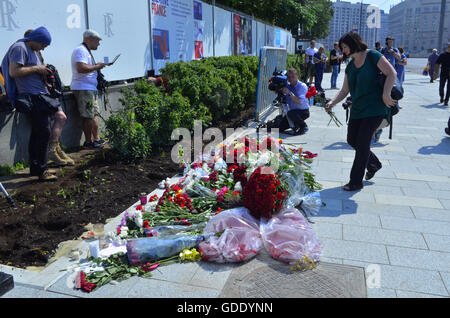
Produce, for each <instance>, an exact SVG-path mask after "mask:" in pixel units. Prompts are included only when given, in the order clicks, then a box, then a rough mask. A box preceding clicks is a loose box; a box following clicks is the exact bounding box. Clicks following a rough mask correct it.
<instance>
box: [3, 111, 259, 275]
mask: <svg viewBox="0 0 450 318" xmlns="http://www.w3.org/2000/svg"><path fill="white" fill-rule="evenodd" d="M253 115H254V108H253V107H249V108H248V109H246V110H244V111H242V112H241V113H240V114H237V115H236V116H234V117H233V118H229V119H227V120H224V121H223V122H221V123H218V125H217V127H218V128H220V129H221V130H224V129H225V128H228V127H230V128H231V127H234V128H237V127H241V126H243V124H244V123H245V121H246V120H248V119H251V118H253ZM170 152H171V147H163V148H162V149H160V150H159V151H155V152H154V153H155V154H154V155H153V156H152V157H151V158H149V159H146V160H141V161H136V162H124V161H121V160H119V159H118V158H117V156H116V155H115V153H114V151H113V150H111V149H103V150H100V151H86V150H83V151H79V152H77V153H72V154H71V156H72V157H73V158H74V159H75V162H76V165H75V166H74V167H64V168H53V169H54V170H56V174H57V176H58V181H56V182H38V181H34V180H36V179H30V180H33V181H30V180H28V181H27V182H25V183H24V184H23V185H21V186H20V187H19V188H18V189H15V190H13V191H11V190H8V191H9V192H10V193H9V194H10V195H13V199H14V201H15V202H16V207H15V208H11V207H10V206H9V204H8V202H7V201H6V199H5V198H4V197H3V196H2V197H0V219H1V220H2V222H1V223H0V264H7V265H11V266H15V267H21V268H25V267H27V266H44V265H45V264H46V263H47V261H48V259H49V258H50V257H51V256H52V255H53V254H54V252H55V250H56V248H57V246H58V244H59V243H60V242H63V241H67V240H73V239H76V238H78V237H80V236H81V235H82V234H83V232H85V231H86V230H85V229H84V227H85V226H86V225H87V224H88V223H93V224H95V223H105V221H106V220H107V219H109V218H113V217H116V216H117V215H119V214H120V213H122V212H123V211H124V210H125V209H127V208H128V207H130V206H131V205H132V204H133V203H135V202H136V201H138V200H139V195H140V193H150V192H152V191H153V190H154V189H155V188H157V186H158V183H159V182H160V181H161V180H163V179H165V178H166V177H172V176H173V175H175V174H177V172H179V168H178V165H177V164H175V163H173V162H172V160H171V158H170Z"/></svg>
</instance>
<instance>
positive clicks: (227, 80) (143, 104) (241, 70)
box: [105, 56, 258, 159]
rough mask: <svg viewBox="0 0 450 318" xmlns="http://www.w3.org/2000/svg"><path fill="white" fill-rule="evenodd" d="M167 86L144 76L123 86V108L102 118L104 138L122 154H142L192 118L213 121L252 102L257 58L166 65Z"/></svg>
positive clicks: (164, 142)
mask: <svg viewBox="0 0 450 318" xmlns="http://www.w3.org/2000/svg"><path fill="white" fill-rule="evenodd" d="M161 73H162V74H163V77H164V78H165V79H167V87H166V88H159V87H156V86H155V85H154V84H152V83H148V82H147V81H146V80H145V79H142V80H140V81H137V82H136V83H135V84H134V88H133V89H125V90H123V98H122V99H121V102H122V104H123V106H124V108H123V109H121V110H120V111H118V112H117V113H115V114H112V115H111V116H110V117H109V118H108V119H107V120H106V122H105V123H106V136H107V138H108V139H109V141H110V144H111V146H112V147H113V148H114V149H116V150H117V151H118V152H119V154H120V155H122V156H123V157H124V158H129V159H134V158H145V157H147V156H148V155H150V150H151V149H152V146H161V145H168V144H171V143H172V144H173V143H175V142H174V141H172V140H171V134H172V131H173V130H174V129H176V128H181V127H182V128H187V129H189V130H191V131H192V130H193V127H194V120H201V121H202V122H203V124H204V125H206V126H209V125H211V124H216V123H218V122H219V121H222V120H224V119H226V118H227V116H230V115H234V114H236V113H237V112H240V111H242V110H243V109H245V108H246V107H249V106H250V105H254V104H255V102H256V83H257V74H258V58H256V57H254V56H249V57H245V56H231V57H213V58H205V59H202V60H199V61H192V62H189V63H187V62H177V63H168V64H167V65H166V67H165V68H164V69H161Z"/></svg>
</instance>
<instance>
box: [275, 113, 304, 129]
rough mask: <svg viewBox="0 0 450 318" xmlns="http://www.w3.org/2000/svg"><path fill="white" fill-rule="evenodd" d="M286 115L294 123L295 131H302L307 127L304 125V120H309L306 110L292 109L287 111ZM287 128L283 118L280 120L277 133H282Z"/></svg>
mask: <svg viewBox="0 0 450 318" xmlns="http://www.w3.org/2000/svg"><path fill="white" fill-rule="evenodd" d="M287 115H288V116H289V118H290V119H291V120H292V122H293V123H294V126H295V129H301V130H304V129H305V128H306V127H308V126H307V125H306V123H305V120H306V119H308V118H309V110H308V109H304V110H301V109H293V110H290V111H288V113H287ZM288 128H289V122H288V119H287V117H284V118H283V119H282V120H281V123H280V127H279V132H283V131H285V130H286V129H288Z"/></svg>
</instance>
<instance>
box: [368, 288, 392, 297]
mask: <svg viewBox="0 0 450 318" xmlns="http://www.w3.org/2000/svg"><path fill="white" fill-rule="evenodd" d="M367 297H368V298H397V294H396V293H395V290H394V289H389V288H368V289H367Z"/></svg>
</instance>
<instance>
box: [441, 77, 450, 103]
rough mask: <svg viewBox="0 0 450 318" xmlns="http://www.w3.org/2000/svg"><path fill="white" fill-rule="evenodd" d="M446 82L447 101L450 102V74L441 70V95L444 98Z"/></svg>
mask: <svg viewBox="0 0 450 318" xmlns="http://www.w3.org/2000/svg"><path fill="white" fill-rule="evenodd" d="M445 84H447V92H446V93H445V101H446V102H448V99H449V97H450V90H449V88H448V86H449V85H450V78H449V74H445V72H441V77H440V80H439V96H440V97H441V98H444V88H445Z"/></svg>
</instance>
